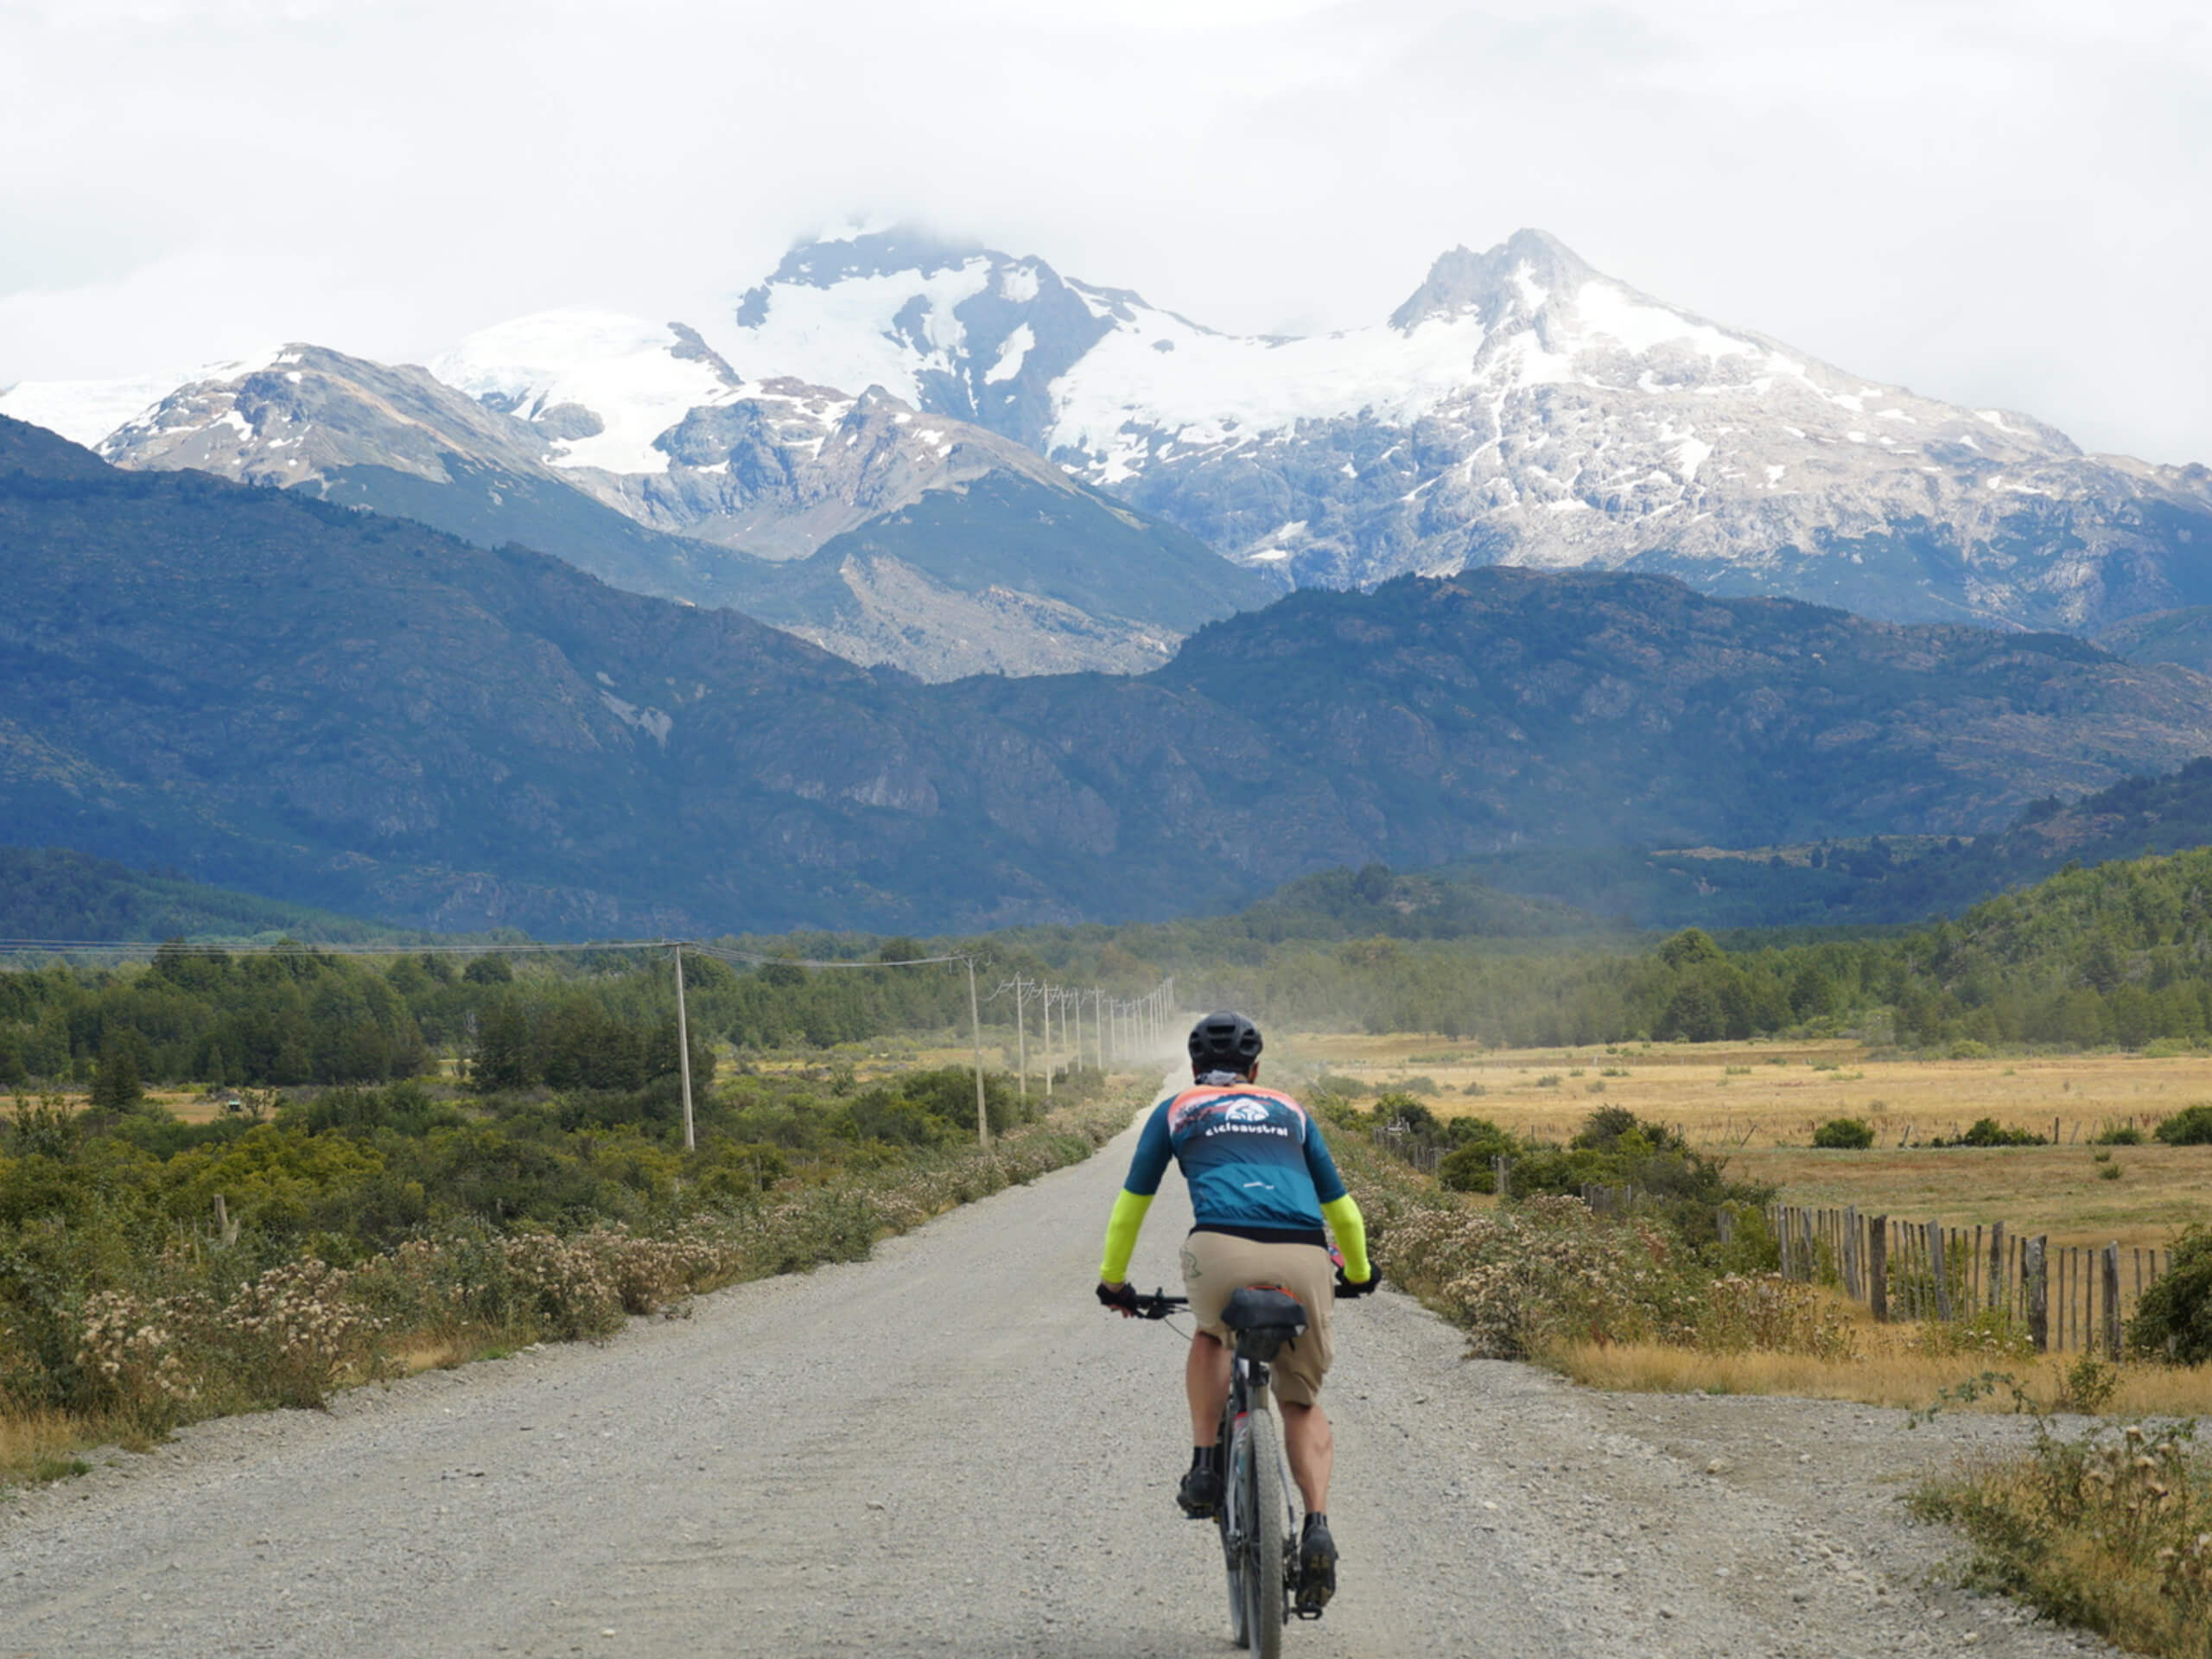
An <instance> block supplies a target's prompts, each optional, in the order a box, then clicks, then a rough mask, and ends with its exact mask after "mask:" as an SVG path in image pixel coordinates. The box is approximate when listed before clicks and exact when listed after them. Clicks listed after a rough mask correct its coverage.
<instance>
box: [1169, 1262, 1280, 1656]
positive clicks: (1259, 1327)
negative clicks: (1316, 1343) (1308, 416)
mask: <svg viewBox="0 0 2212 1659" xmlns="http://www.w3.org/2000/svg"><path fill="white" fill-rule="evenodd" d="M1190 1301H1191V1299H1190V1298H1189V1297H1187V1296H1170V1295H1167V1294H1165V1292H1163V1291H1159V1290H1155V1291H1154V1292H1153V1294H1151V1295H1149V1296H1139V1297H1138V1298H1136V1306H1135V1312H1136V1313H1137V1315H1138V1317H1140V1318H1141V1319H1166V1317H1167V1316H1168V1314H1170V1313H1173V1312H1174V1311H1175V1310H1176V1309H1178V1308H1182V1307H1187V1306H1190ZM1221 1320H1222V1323H1223V1324H1224V1325H1227V1326H1228V1327H1229V1329H1230V1332H1231V1334H1232V1335H1233V1336H1234V1337H1235V1338H1236V1345H1235V1348H1234V1358H1233V1361H1232V1363H1231V1365H1230V1374H1229V1399H1228V1402H1227V1403H1226V1404H1225V1405H1224V1407H1223V1408H1222V1414H1221V1438H1220V1440H1218V1442H1217V1444H1218V1445H1219V1446H1221V1447H1222V1448H1223V1464H1222V1502H1221V1507H1220V1508H1219V1509H1218V1510H1216V1511H1215V1512H1214V1525H1215V1527H1216V1528H1217V1529H1218V1530H1219V1532H1220V1534H1221V1553H1222V1559H1223V1560H1224V1564H1225V1565H1226V1567H1227V1568H1228V1573H1229V1639H1230V1641H1232V1642H1234V1643H1238V1644H1239V1645H1240V1646H1242V1647H1243V1648H1244V1649H1245V1650H1246V1651H1248V1652H1249V1653H1250V1654H1252V1655H1254V1656H1255V1659H1279V1656H1280V1655H1281V1652H1282V1632H1283V1627H1284V1626H1285V1625H1286V1624H1288V1623H1289V1622H1290V1620H1291V1618H1292V1616H1293V1615H1294V1614H1295V1615H1296V1616H1297V1617H1298V1618H1320V1617H1321V1611H1322V1610H1321V1609H1320V1608H1319V1607H1313V1608H1306V1607H1300V1606H1299V1605H1297V1603H1296V1600H1295V1592H1296V1591H1297V1587H1298V1583H1297V1580H1298V1567H1297V1556H1296V1551H1297V1547H1298V1546H1297V1539H1298V1528H1297V1517H1296V1516H1294V1514H1293V1513H1292V1511H1291V1507H1290V1491H1291V1484H1290V1476H1289V1469H1288V1466H1287V1465H1286V1464H1285V1462H1284V1460H1283V1450H1282V1425H1281V1422H1279V1421H1277V1420H1276V1416H1275V1409H1274V1380H1273V1377H1272V1376H1271V1375H1270V1373H1269V1371H1268V1366H1269V1365H1270V1364H1271V1363H1273V1362H1274V1357H1275V1356H1276V1355H1277V1354H1279V1353H1281V1351H1282V1349H1283V1344H1286V1343H1287V1342H1290V1341H1292V1340H1293V1339H1294V1338H1297V1337H1299V1336H1300V1335H1302V1334H1303V1333H1304V1332H1305V1330H1306V1308H1305V1306H1304V1305H1303V1304H1302V1303H1300V1301H1299V1300H1298V1299H1297V1298H1296V1297H1294V1296H1292V1295H1290V1294H1288V1293H1287V1292H1285V1291H1281V1290H1276V1289H1273V1288H1271V1287H1266V1286H1261V1285H1251V1286H1247V1287H1244V1288H1243V1289H1242V1290H1236V1291H1232V1292H1231V1293H1230V1297H1229V1301H1228V1304H1227V1305H1226V1306H1224V1308H1223V1310H1222V1315H1221Z"/></svg>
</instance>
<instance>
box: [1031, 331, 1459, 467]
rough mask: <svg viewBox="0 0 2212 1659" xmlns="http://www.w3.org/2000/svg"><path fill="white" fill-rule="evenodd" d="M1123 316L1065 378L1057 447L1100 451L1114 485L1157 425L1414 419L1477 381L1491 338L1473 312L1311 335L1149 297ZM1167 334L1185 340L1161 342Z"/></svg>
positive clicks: (1247, 436) (1211, 428) (1172, 429)
mask: <svg viewBox="0 0 2212 1659" xmlns="http://www.w3.org/2000/svg"><path fill="white" fill-rule="evenodd" d="M1078 291H1080V290H1078ZM1100 315H1107V314H1105V313H1101V314H1100ZM1116 324H1117V326H1116V327H1115V329H1114V331H1113V332H1112V333H1110V334H1108V335H1107V336H1106V337H1105V338H1104V339H1103V340H1100V341H1099V342H1098V344H1097V345H1096V346H1092V347H1091V348H1090V351H1089V352H1088V353H1085V354H1084V357H1083V358H1082V359H1081V360H1079V361H1078V362H1077V364H1076V365H1074V366H1073V367H1072V368H1071V369H1069V371H1068V372H1066V373H1065V374H1063V375H1062V376H1060V377H1059V378H1058V379H1057V380H1055V381H1053V383H1052V397H1053V401H1054V404H1055V406H1056V410H1057V419H1056V420H1055V422H1054V423H1053V427H1052V433H1051V435H1050V436H1049V438H1048V440H1047V442H1046V448H1047V450H1048V451H1051V450H1057V449H1061V448H1069V449H1076V450H1080V451H1082V452H1083V453H1084V454H1090V455H1092V456H1095V457H1099V458H1100V459H1099V460H1098V461H1097V464H1096V469H1095V475H1096V477H1098V478H1099V479H1100V480H1103V481H1104V482H1106V483H1109V484H1111V483H1117V482H1119V481H1120V480H1122V479H1125V478H1127V477H1128V476H1129V475H1130V474H1133V473H1135V471H1136V470H1137V469H1138V467H1140V466H1141V465H1142V464H1143V463H1144V462H1145V461H1146V460H1147V459H1148V454H1149V451H1148V444H1149V434H1152V433H1161V434H1166V435H1171V436H1179V437H1180V438H1181V440H1182V441H1183V442H1185V443H1197V444H1215V443H1222V442H1250V441H1253V440H1255V439H1260V438H1264V437H1266V436H1268V435H1273V434H1276V433H1282V432H1287V431H1289V430H1291V429H1294V428H1295V427H1296V426H1297V424H1298V423H1299V422H1300V421H1307V420H1313V421H1328V420H1341V419H1346V418H1350V417H1352V416H1358V415H1361V414H1366V415H1368V416H1371V417H1372V418H1373V419H1375V420H1377V421H1382V422H1385V423H1391V424H1399V425H1409V424H1411V423H1413V422H1414V421H1415V420H1417V419H1419V418H1420V417H1421V416H1422V415H1425V414H1427V413H1428V412H1429V411H1430V410H1433V409H1435V408H1436V407H1437V406H1438V405H1439V404H1441V403H1443V402H1444V401H1445V400H1446V399H1447V398H1449V397H1451V396H1452V394H1453V393H1455V392H1457V391H1460V390H1462V389H1463V388H1464V387H1465V385H1466V384H1467V382H1468V380H1469V378H1471V377H1470V371H1471V365H1472V363H1473V360H1474V354H1475V351H1476V349H1477V348H1478V346H1481V344H1482V341H1483V326H1482V322H1481V320H1480V319H1479V318H1478V317H1476V316H1474V315H1472V314H1471V313H1470V314H1468V315H1463V316H1457V317H1451V318H1443V317H1431V318H1427V319H1425V320H1424V321H1421V323H1419V324H1417V325H1416V326H1415V327H1413V328H1411V329H1409V330H1408V331H1406V332H1404V333H1401V332H1400V331H1398V330H1397V329H1395V328H1392V327H1389V325H1387V324H1384V325H1383V326H1380V327H1373V328H1355V329H1350V330H1347V331H1345V332H1344V333H1343V334H1327V335H1319V336H1315V337H1313V338H1311V339H1305V340H1270V339H1261V338H1242V337H1239V336H1236V335H1231V334H1214V333H1212V332H1211V331H1210V330H1208V329H1204V328H1200V327H1198V326H1197V325H1196V324H1194V323H1190V322H1186V321H1184V320H1183V319H1182V318H1180V317H1178V316H1175V315H1172V314H1171V313H1168V312H1165V311H1155V310H1153V309H1152V308H1149V307H1143V306H1138V307H1132V308H1130V315H1128V317H1127V318H1116ZM1160 341H1166V342H1167V343H1168V344H1170V345H1172V346H1173V347H1174V349H1173V350H1172V351H1166V352H1161V351H1156V350H1154V346H1155V344H1156V343H1158V342H1160Z"/></svg>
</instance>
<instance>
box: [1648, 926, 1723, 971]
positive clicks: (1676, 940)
mask: <svg viewBox="0 0 2212 1659" xmlns="http://www.w3.org/2000/svg"><path fill="white" fill-rule="evenodd" d="M1727 959H1728V953H1727V952H1726V951H1725V950H1722V949H1721V948H1720V947H1719V945H1718V944H1714V943H1713V935H1712V934H1710V933H1708V932H1707V931H1705V930H1704V929H1703V928H1701V927H1686V928H1684V929H1683V930H1682V931H1681V932H1679V933H1677V934H1675V936H1674V937H1673V938H1669V939H1668V940H1666V941H1665V942H1664V943H1662V944H1661V945H1660V947H1659V960H1660V961H1662V962H1663V963H1666V964H1667V965H1668V966H1669V968H1694V967H1696V966H1697V965H1698V964H1700V963H1707V962H1726V960H1727Z"/></svg>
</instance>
